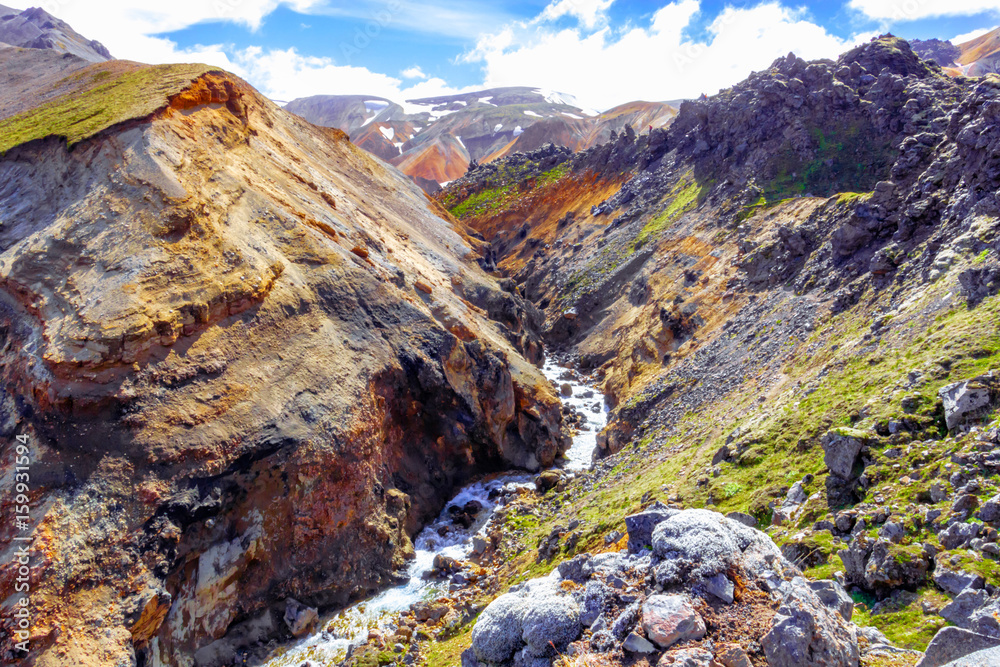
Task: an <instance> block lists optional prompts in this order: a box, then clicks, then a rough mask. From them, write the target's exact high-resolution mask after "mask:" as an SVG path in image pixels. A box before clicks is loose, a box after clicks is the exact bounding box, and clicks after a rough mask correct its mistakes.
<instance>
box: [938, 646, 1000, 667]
mask: <svg viewBox="0 0 1000 667" xmlns="http://www.w3.org/2000/svg"><path fill="white" fill-rule="evenodd" d="M996 665H1000V647H994V648H987V649H983V650H982V651H976V652H975V653H970V654H968V655H966V656H963V657H961V658H959V659H958V660H953V661H951V662H949V663H946V664H945V665H943V667H996Z"/></svg>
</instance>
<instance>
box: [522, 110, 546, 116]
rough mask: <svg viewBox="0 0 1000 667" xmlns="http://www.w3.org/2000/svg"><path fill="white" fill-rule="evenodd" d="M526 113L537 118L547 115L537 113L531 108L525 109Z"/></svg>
mask: <svg viewBox="0 0 1000 667" xmlns="http://www.w3.org/2000/svg"><path fill="white" fill-rule="evenodd" d="M524 115H525V116H534V117H535V118H545V116H543V115H542V114H540V113H535V112H534V111H532V110H530V109H525V110H524Z"/></svg>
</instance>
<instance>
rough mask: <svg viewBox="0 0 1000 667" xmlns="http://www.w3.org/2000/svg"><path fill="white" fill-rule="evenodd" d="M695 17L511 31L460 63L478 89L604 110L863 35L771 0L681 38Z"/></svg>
mask: <svg viewBox="0 0 1000 667" xmlns="http://www.w3.org/2000/svg"><path fill="white" fill-rule="evenodd" d="M700 10H701V3H700V2H699V0H680V1H677V2H672V3H670V4H668V5H666V6H664V7H662V8H661V9H659V10H658V11H656V12H655V13H654V14H653V16H652V19H651V20H650V22H649V24H648V25H647V26H634V27H630V28H628V29H626V30H625V31H623V32H618V33H616V32H614V31H613V30H612V29H611V28H609V27H603V28H601V29H598V30H596V31H593V32H588V31H584V30H581V29H579V28H578V29H562V30H552V29H546V28H545V27H544V26H537V25H525V24H522V25H510V26H507V27H506V28H504V29H502V30H500V31H498V32H497V33H495V34H492V35H487V36H485V37H483V38H482V39H480V40H479V42H478V44H477V45H476V47H475V48H474V49H472V50H471V51H469V52H468V53H466V54H465V55H464V56H463V59H464V60H465V61H467V62H474V63H481V64H482V66H483V70H484V73H485V85H487V86H491V87H492V86H505V85H530V86H538V87H540V88H549V89H555V90H563V91H567V92H570V93H573V94H574V95H576V96H577V97H578V99H579V100H580V102H581V103H582V104H583V105H585V106H589V107H593V108H596V109H608V108H610V107H612V106H615V105H617V104H622V103H625V102H629V101H632V100H636V99H647V100H649V99H654V100H671V99H678V98H690V97H696V96H698V95H699V94H701V93H709V94H711V93H715V92H716V91H718V90H719V89H720V88H724V87H727V86H730V85H732V84H734V83H736V82H738V81H740V80H741V79H743V78H745V77H746V76H747V75H748V74H750V72H751V71H753V70H760V69H764V68H766V67H767V66H768V65H770V64H771V63H772V62H773V61H774V59H775V58H777V57H780V56H783V55H786V54H787V53H788V52H789V51H792V52H794V53H796V54H797V55H799V56H801V57H803V58H806V59H814V58H823V57H827V58H833V57H836V56H837V55H839V54H840V53H842V52H843V51H845V50H847V49H849V48H850V47H852V46H853V45H855V44H857V43H859V42H861V41H866V40H867V39H869V38H870V37H871V36H872V35H870V34H862V35H855V36H852V37H851V38H848V39H840V38H839V37H837V36H835V35H832V34H830V33H829V32H827V31H826V29H825V28H823V27H822V26H820V25H817V24H815V23H813V22H811V21H810V20H809V18H808V16H807V15H806V14H805V13H804V12H802V11H799V10H794V9H790V8H788V7H785V6H783V5H781V4H780V3H778V2H770V3H766V4H762V5H758V6H756V7H752V8H749V9H742V8H735V7H731V6H730V7H727V8H726V9H724V10H723V11H722V12H721V13H720V14H719V15H718V16H717V17H716V18H715V19H714V20H713V21H712V22H711V23H710V24H709V25H708V28H707V31H706V33H707V34H706V36H705V38H704V39H692V38H689V37H685V34H684V31H685V29H686V28H687V27H688V26H689V25H690V24H691V22H692V20H693V19H694V18H695V15H696V14H698V13H699V11H700Z"/></svg>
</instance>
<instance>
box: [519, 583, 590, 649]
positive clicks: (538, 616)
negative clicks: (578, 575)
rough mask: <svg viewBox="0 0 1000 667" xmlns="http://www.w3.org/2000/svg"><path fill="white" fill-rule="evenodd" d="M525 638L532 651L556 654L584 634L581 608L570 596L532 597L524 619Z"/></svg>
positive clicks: (523, 636)
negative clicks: (581, 623) (581, 626)
mask: <svg viewBox="0 0 1000 667" xmlns="http://www.w3.org/2000/svg"><path fill="white" fill-rule="evenodd" d="M521 627H522V631H521V639H522V640H523V641H524V643H525V644H527V645H528V646H527V650H528V653H530V654H531V655H534V656H537V657H545V656H550V655H554V653H555V651H556V650H557V649H559V650H561V649H563V648H565V647H566V645H567V644H569V643H570V642H571V641H573V640H574V639H576V638H577V637H579V636H580V609H579V607H578V606H577V605H576V603H574V602H573V601H572V600H571V599H569V598H564V597H557V596H551V597H543V598H541V599H537V600H534V599H533V600H531V602H530V604H529V605H528V607H527V610H526V611H525V612H524V616H523V618H522V619H521Z"/></svg>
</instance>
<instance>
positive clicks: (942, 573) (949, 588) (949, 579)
mask: <svg viewBox="0 0 1000 667" xmlns="http://www.w3.org/2000/svg"><path fill="white" fill-rule="evenodd" d="M934 583H935V584H937V586H938V588H940V589H941V590H943V591H945V592H947V593H951V594H952V595H958V594H959V593H961V592H962V591H964V590H966V589H967V588H968V589H972V590H978V589H980V588H982V587H983V586H984V585H985V584H986V580H985V579H983V577H982V576H980V575H978V574H975V573H973V572H964V571H955V570H949V569H947V568H945V567H942V566H941V564H940V563H938V566H937V567H936V568H935V569H934Z"/></svg>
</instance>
